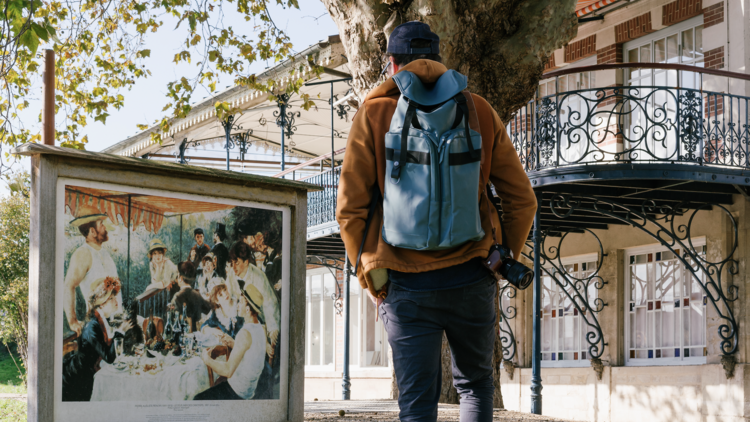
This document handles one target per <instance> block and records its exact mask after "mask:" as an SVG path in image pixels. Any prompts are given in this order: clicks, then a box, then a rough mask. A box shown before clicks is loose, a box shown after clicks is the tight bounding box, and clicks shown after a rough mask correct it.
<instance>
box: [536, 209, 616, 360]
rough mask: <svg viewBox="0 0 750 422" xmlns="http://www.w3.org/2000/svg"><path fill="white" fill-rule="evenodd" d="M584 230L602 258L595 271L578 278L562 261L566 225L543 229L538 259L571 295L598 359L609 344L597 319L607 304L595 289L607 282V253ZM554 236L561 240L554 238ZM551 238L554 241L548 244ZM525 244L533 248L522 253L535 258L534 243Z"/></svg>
mask: <svg viewBox="0 0 750 422" xmlns="http://www.w3.org/2000/svg"><path fill="white" fill-rule="evenodd" d="M563 224H564V223H563ZM582 230H584V231H585V232H587V233H588V234H590V235H591V236H593V237H594V239H596V242H597V245H598V247H599V254H598V255H599V257H600V259H599V260H598V261H597V264H596V265H597V267H596V269H595V270H593V271H591V270H590V271H587V272H589V274H584V275H583V276H582V277H578V276H576V275H574V274H571V273H570V272H569V271H568V269H567V266H566V265H564V264H563V263H562V254H561V251H562V248H563V243H564V242H565V239H566V238H567V236H568V235H569V234H570V233H569V232H568V231H567V229H566V228H565V227H564V226H561V227H552V228H549V229H546V230H543V231H542V239H541V242H540V245H541V248H540V249H541V250H540V251H539V258H540V266H541V270H542V271H543V272H544V273H545V274H547V275H548V276H549V277H550V278H551V279H552V280H553V281H554V282H555V284H557V285H558V286H559V287H560V290H561V292H562V293H563V294H564V295H565V297H567V298H568V300H569V301H570V304H571V305H573V307H574V308H575V311H576V312H577V314H578V315H579V317H580V318H581V321H583V323H584V324H586V325H587V326H588V330H587V332H586V336H585V338H586V342H587V343H588V345H589V346H588V352H589V356H590V357H591V358H592V359H598V358H599V357H601V355H602V353H604V346H606V345H607V344H608V343H606V342H605V341H604V333H603V332H602V327H601V325H600V324H599V319H598V318H597V314H598V313H599V312H601V311H602V310H603V309H604V307H605V306H607V304H606V303H605V302H604V301H603V300H602V299H601V298H600V297H599V295H598V294H596V292H598V291H599V290H601V289H602V288H603V287H604V285H605V284H607V282H606V281H604V280H603V279H602V277H601V276H599V270H600V269H601V267H602V263H603V262H604V259H603V258H604V257H605V256H606V254H605V253H604V248H603V247H602V242H601V240H600V239H599V237H598V236H597V235H596V233H594V232H593V231H591V230H588V229H582ZM554 239H558V240H557V241H555V240H554ZM548 241H549V242H550V243H551V244H549V243H548ZM548 245H549V246H548ZM526 246H528V247H529V248H530V249H531V253H529V254H526V253H523V255H524V256H525V257H526V258H527V259H529V260H533V254H535V253H537V251H535V250H534V245H533V244H532V243H527V244H526ZM560 307H562V306H560ZM576 312H574V313H576Z"/></svg>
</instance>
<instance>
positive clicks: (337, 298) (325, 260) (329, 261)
mask: <svg viewBox="0 0 750 422" xmlns="http://www.w3.org/2000/svg"><path fill="white" fill-rule="evenodd" d="M306 261H307V265H317V266H320V267H324V268H326V269H327V270H328V271H329V272H330V273H331V275H332V276H333V280H334V282H335V284H336V291H335V292H333V294H331V299H333V308H334V309H335V310H336V315H339V316H341V313H342V312H343V309H344V297H343V292H342V291H341V286H340V285H339V281H338V279H337V278H336V273H335V270H341V271H344V266H345V264H346V263H345V262H344V259H343V258H337V257H331V256H325V255H307V260H306Z"/></svg>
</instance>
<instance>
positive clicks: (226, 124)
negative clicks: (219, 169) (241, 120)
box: [221, 115, 253, 170]
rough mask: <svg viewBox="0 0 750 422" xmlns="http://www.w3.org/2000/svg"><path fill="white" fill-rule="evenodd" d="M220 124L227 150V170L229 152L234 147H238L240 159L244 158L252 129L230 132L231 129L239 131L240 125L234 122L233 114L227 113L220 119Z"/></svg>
mask: <svg viewBox="0 0 750 422" xmlns="http://www.w3.org/2000/svg"><path fill="white" fill-rule="evenodd" d="M221 126H222V127H223V128H224V149H226V150H227V170H229V152H230V151H231V150H233V149H234V148H237V147H239V150H240V160H244V159H245V154H246V153H247V147H248V144H249V139H250V135H252V133H253V130H252V129H248V130H246V131H244V132H240V133H234V134H233V133H232V131H233V130H234V131H241V130H243V129H242V126H240V125H236V124H234V115H229V116H227V117H226V118H225V119H223V120H222V121H221Z"/></svg>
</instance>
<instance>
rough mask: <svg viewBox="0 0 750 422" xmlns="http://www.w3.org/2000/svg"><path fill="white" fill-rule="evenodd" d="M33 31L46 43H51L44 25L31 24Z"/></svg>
mask: <svg viewBox="0 0 750 422" xmlns="http://www.w3.org/2000/svg"><path fill="white" fill-rule="evenodd" d="M31 29H33V30H34V32H35V33H36V35H37V36H38V37H39V38H41V39H43V40H44V41H49V36H48V34H47V29H45V28H44V27H43V26H42V25H39V24H38V23H36V22H32V23H31Z"/></svg>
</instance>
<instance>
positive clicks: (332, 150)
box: [331, 83, 334, 174]
mask: <svg viewBox="0 0 750 422" xmlns="http://www.w3.org/2000/svg"><path fill="white" fill-rule="evenodd" d="M333 135H334V130H333V83H331V174H333V167H334V164H333V152H334V148H333Z"/></svg>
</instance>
